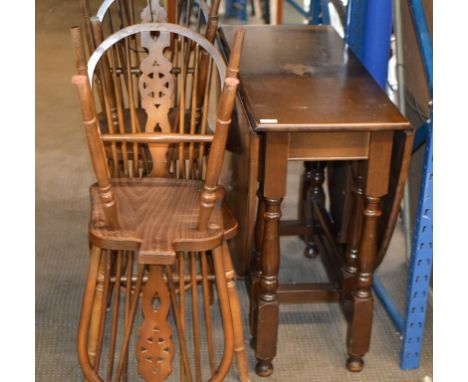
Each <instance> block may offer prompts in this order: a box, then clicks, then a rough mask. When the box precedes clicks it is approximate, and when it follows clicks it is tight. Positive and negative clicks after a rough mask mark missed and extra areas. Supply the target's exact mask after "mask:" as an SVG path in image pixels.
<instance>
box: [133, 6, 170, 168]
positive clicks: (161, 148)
mask: <svg viewBox="0 0 468 382" xmlns="http://www.w3.org/2000/svg"><path fill="white" fill-rule="evenodd" d="M140 16H141V20H142V22H143V23H147V22H166V19H167V13H166V11H165V9H164V8H163V7H161V5H160V4H159V1H158V0H150V2H149V3H148V6H147V7H146V8H145V9H143V11H142V12H141V15H140ZM169 45H170V33H168V32H161V33H159V35H158V36H153V35H151V33H149V32H146V33H141V46H142V47H143V48H146V49H147V50H148V56H147V57H146V58H145V59H144V60H143V61H142V62H141V65H140V70H141V73H142V74H141V76H140V80H139V90H140V95H141V99H142V105H143V108H144V109H145V111H146V114H147V116H148V119H147V121H146V126H145V131H146V132H148V133H153V132H162V133H170V132H171V125H170V122H169V109H170V108H171V106H172V105H173V97H174V78H173V76H172V74H171V70H172V62H171V61H170V60H169V59H167V58H166V57H165V56H164V50H165V49H166V48H168V47H169ZM148 146H149V150H150V152H151V156H152V159H153V170H152V175H153V176H166V175H167V168H168V165H167V161H168V159H167V151H168V148H169V146H168V145H167V144H161V143H158V144H155V143H153V144H149V145H148Z"/></svg>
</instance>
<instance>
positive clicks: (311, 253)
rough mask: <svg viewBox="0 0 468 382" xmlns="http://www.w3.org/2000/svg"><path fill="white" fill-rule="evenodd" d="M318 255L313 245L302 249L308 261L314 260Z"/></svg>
mask: <svg viewBox="0 0 468 382" xmlns="http://www.w3.org/2000/svg"><path fill="white" fill-rule="evenodd" d="M318 255H319V251H318V248H317V246H316V245H315V244H314V243H310V244H307V246H306V247H305V249H304V256H305V257H307V258H308V259H315V258H316V257H317V256H318Z"/></svg>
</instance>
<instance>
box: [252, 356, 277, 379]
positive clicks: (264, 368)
mask: <svg viewBox="0 0 468 382" xmlns="http://www.w3.org/2000/svg"><path fill="white" fill-rule="evenodd" d="M255 372H256V373H257V375H258V376H260V377H269V376H270V375H271V374H273V364H272V363H271V361H266V360H264V359H258V358H257V364H256V365H255Z"/></svg>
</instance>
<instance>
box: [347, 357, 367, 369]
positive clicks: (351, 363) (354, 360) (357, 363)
mask: <svg viewBox="0 0 468 382" xmlns="http://www.w3.org/2000/svg"><path fill="white" fill-rule="evenodd" d="M346 368H347V369H348V371H351V372H353V373H358V372H360V371H361V370H362V369H363V368H364V361H363V359H362V358H359V357H353V356H351V357H349V358H348V359H347V360H346Z"/></svg>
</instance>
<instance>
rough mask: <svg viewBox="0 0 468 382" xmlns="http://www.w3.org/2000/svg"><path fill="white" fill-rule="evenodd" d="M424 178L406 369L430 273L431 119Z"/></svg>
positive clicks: (413, 357)
mask: <svg viewBox="0 0 468 382" xmlns="http://www.w3.org/2000/svg"><path fill="white" fill-rule="evenodd" d="M423 177H424V178H423V181H422V184H421V191H420V194H419V204H418V213H417V220H416V229H415V231H414V237H413V243H412V254H411V259H410V265H409V275H408V290H407V298H406V299H407V303H406V321H405V328H404V332H403V346H402V349H401V365H400V366H401V368H402V369H405V370H408V369H417V368H418V367H419V362H420V359H421V348H422V341H423V335H424V322H425V320H426V305H427V298H428V291H429V283H430V280H431V272H432V225H433V223H432V116H431V120H430V121H429V124H428V136H427V140H426V156H425V158H424V169H423Z"/></svg>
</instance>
